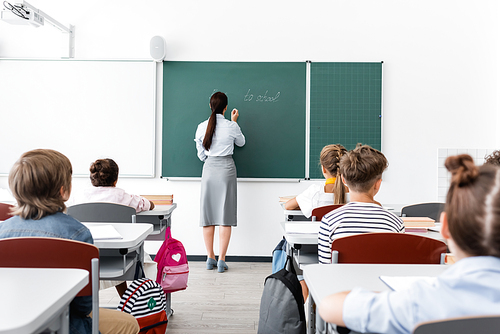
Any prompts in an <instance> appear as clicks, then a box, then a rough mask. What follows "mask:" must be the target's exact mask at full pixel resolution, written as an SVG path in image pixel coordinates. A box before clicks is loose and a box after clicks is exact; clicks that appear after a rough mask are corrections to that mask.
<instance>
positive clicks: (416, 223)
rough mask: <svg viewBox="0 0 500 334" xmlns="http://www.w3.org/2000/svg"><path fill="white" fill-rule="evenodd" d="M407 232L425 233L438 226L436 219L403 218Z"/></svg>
mask: <svg viewBox="0 0 500 334" xmlns="http://www.w3.org/2000/svg"><path fill="white" fill-rule="evenodd" d="M401 219H402V220H403V223H404V225H405V230H406V231H407V232H417V233H424V232H427V231H428V229H429V228H433V227H435V226H436V224H435V221H434V219H431V218H428V217H401Z"/></svg>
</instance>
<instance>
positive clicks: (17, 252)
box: [0, 237, 99, 334]
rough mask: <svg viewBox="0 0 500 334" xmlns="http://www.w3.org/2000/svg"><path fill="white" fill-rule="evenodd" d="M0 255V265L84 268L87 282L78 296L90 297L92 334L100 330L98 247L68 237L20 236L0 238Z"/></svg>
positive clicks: (12, 266) (96, 333) (11, 266)
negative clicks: (87, 277) (87, 276)
mask: <svg viewBox="0 0 500 334" xmlns="http://www.w3.org/2000/svg"><path fill="white" fill-rule="evenodd" d="M0 254H1V256H0V267H10V268H76V269H85V270H87V271H88V272H89V284H87V285H86V286H85V287H84V288H83V289H82V290H81V291H80V292H79V293H78V294H77V296H92V333H94V334H98V333H99V328H98V327H99V249H98V248H97V247H96V246H94V245H92V244H89V243H86V242H81V241H74V240H68V239H59V238H44V237H20V238H8V239H0ZM34 279H35V280H36V278H34Z"/></svg>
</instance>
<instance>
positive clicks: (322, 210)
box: [311, 204, 344, 221]
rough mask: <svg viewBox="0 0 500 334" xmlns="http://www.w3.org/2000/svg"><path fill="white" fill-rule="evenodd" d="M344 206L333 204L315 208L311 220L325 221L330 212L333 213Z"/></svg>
mask: <svg viewBox="0 0 500 334" xmlns="http://www.w3.org/2000/svg"><path fill="white" fill-rule="evenodd" d="M342 205H344V204H332V205H325V206H319V207H317V208H314V209H313V210H312V214H311V219H312V220H313V221H316V220H321V219H323V216H324V215H326V214H327V213H328V212H330V211H333V210H335V209H338V208H340V207H341V206H342Z"/></svg>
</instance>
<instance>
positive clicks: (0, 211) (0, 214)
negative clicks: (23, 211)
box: [0, 203, 14, 221]
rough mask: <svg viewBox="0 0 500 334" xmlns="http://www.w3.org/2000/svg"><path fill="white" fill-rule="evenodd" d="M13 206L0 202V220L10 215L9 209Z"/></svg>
mask: <svg viewBox="0 0 500 334" xmlns="http://www.w3.org/2000/svg"><path fill="white" fill-rule="evenodd" d="M12 208H14V205H11V204H7V203H0V221H2V220H7V219H9V218H10V217H12V214H11V213H10V210H11V209H12Z"/></svg>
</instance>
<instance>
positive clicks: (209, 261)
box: [207, 257, 217, 270]
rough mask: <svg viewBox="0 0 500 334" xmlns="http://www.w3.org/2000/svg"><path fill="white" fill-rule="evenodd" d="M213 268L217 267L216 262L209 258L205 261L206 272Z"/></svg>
mask: <svg viewBox="0 0 500 334" xmlns="http://www.w3.org/2000/svg"><path fill="white" fill-rule="evenodd" d="M215 266H217V261H215V259H212V258H210V257H209V258H208V259H207V270H212V269H214V268H215Z"/></svg>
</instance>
